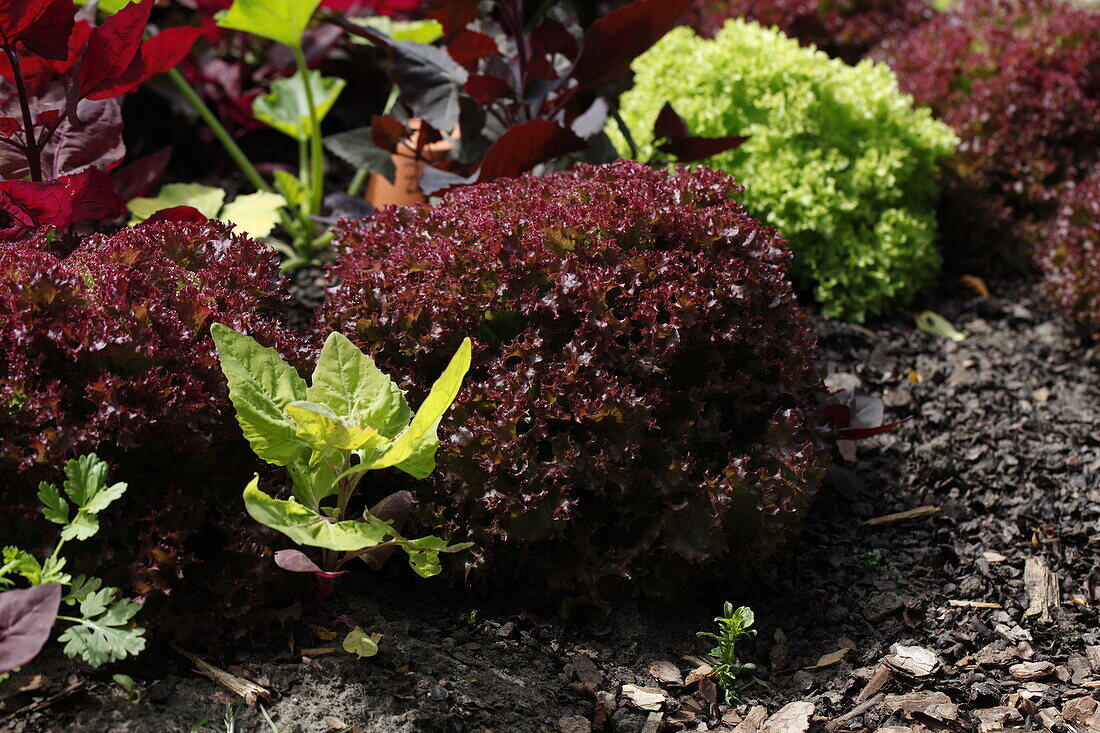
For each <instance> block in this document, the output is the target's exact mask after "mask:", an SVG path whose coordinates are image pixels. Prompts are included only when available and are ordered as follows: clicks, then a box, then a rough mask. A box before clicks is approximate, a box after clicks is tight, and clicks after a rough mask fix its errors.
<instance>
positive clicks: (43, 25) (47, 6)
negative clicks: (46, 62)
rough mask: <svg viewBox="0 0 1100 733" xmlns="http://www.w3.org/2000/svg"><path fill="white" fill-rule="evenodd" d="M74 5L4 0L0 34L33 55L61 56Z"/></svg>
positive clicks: (65, 0) (67, 0)
mask: <svg viewBox="0 0 1100 733" xmlns="http://www.w3.org/2000/svg"><path fill="white" fill-rule="evenodd" d="M75 15H76V6H75V5H73V3H72V2H70V0H7V2H5V3H3V5H0V33H2V34H3V38H4V40H5V42H6V43H8V44H11V45H12V46H14V45H15V44H17V43H21V44H22V45H23V47H24V48H26V49H27V50H28V51H30V52H31V53H32V54H34V55H36V56H41V57H43V58H47V59H55V60H60V59H64V58H65V55H66V54H67V53H68V49H69V45H68V41H69V35H70V34H71V33H72V30H73V18H74V16H75Z"/></svg>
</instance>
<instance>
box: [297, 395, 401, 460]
mask: <svg viewBox="0 0 1100 733" xmlns="http://www.w3.org/2000/svg"><path fill="white" fill-rule="evenodd" d="M286 411H287V414H288V415H290V417H291V419H293V420H294V422H296V423H298V428H299V431H298V435H299V436H301V437H302V438H304V439H305V440H306V442H308V443H309V444H310V445H311V446H312V447H313V448H314V450H318V449H320V450H322V451H324V450H329V449H334V450H341V451H357V450H362V449H364V448H365V449H368V450H370V449H373V448H376V447H378V446H380V445H382V444H383V443H386V442H388V441H387V439H386V436H384V435H382V434H381V433H379V432H378V431H377V430H375V429H374V428H369V427H365V426H362V425H345V424H344V423H343V422H342V421H341V420H340V418H339V417H337V416H336V415H335V414H334V413H333V412H332V410H330V409H328V407H326V406H324V405H318V404H315V403H313V402H291V403H290V404H289V405H287V406H286Z"/></svg>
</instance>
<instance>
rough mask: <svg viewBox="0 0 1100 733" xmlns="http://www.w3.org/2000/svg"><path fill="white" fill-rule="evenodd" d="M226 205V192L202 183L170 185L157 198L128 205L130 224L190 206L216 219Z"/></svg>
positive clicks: (139, 199)
mask: <svg viewBox="0 0 1100 733" xmlns="http://www.w3.org/2000/svg"><path fill="white" fill-rule="evenodd" d="M224 203H225V191H224V190H222V189H220V188H216V187H214V186H204V185H202V184H201V183H169V184H168V185H166V186H162V187H161V189H160V191H158V192H157V195H156V196H155V197H152V198H149V197H141V198H136V199H133V200H132V201H130V202H128V203H127V204H126V208H127V209H129V210H130V214H131V215H132V216H131V217H130V224H137V223H139V222H143V221H145V220H146V219H148V218H149V217H150V216H152V215H153V214H155V213H157V212H158V211H162V210H164V209H171V208H173V207H175V206H190V207H192V208H194V209H196V210H197V211H198V212H199V213H200V214H202V215H203V216H205V217H207V218H208V219H215V218H217V216H218V212H219V211H221V210H222V204H224Z"/></svg>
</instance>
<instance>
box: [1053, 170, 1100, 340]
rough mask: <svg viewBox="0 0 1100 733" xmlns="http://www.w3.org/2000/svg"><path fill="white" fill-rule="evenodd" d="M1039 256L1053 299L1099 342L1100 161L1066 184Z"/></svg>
mask: <svg viewBox="0 0 1100 733" xmlns="http://www.w3.org/2000/svg"><path fill="white" fill-rule="evenodd" d="M1038 260H1039V266H1040V267H1041V268H1042V270H1043V275H1044V277H1045V280H1046V289H1047V292H1049V293H1050V295H1051V297H1052V298H1053V299H1054V302H1055V303H1057V304H1058V305H1059V307H1061V308H1062V310H1064V311H1065V313H1066V315H1068V316H1069V317H1070V318H1072V319H1074V320H1075V321H1077V322H1078V323H1080V324H1081V325H1082V327H1083V328H1084V329H1085V332H1086V333H1087V334H1089V335H1090V336H1091V337H1092V339H1093V340H1094V341H1096V342H1100V167H1098V168H1097V169H1096V170H1094V171H1093V173H1092V175H1091V176H1089V177H1088V178H1086V179H1085V180H1084V181H1082V182H1080V183H1078V184H1070V185H1068V186H1067V187H1066V190H1065V191H1064V192H1063V194H1062V198H1061V202H1060V206H1059V209H1058V216H1057V217H1056V218H1055V219H1054V221H1053V222H1052V224H1051V225H1050V227H1049V229H1048V230H1047V232H1046V237H1045V238H1043V240H1042V244H1041V245H1039V247H1038Z"/></svg>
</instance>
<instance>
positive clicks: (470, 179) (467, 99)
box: [325, 0, 740, 194]
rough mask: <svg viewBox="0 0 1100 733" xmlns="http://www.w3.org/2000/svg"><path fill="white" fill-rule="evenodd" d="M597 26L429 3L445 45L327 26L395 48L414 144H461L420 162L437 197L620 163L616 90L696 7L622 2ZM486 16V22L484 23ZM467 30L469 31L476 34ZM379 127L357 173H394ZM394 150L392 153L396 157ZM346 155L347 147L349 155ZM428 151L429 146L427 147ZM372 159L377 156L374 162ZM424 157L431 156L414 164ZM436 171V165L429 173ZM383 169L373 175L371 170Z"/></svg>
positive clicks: (510, 9) (517, 8) (354, 134)
mask: <svg viewBox="0 0 1100 733" xmlns="http://www.w3.org/2000/svg"><path fill="white" fill-rule="evenodd" d="M612 5H618V7H612V8H611V9H607V8H604V10H605V11H606V12H603V13H602V14H600V15H599V17H598V18H596V19H595V20H594V21H593V22H592V23H591V24H590V25H589V26H588V27H587V28H582V27H581V25H580V23H579V20H578V18H577V17H573V16H571V15H570V14H568V13H558V12H555V13H550V12H549V11H550V10H551V9H554V10H561V9H562V8H561V7H560V5H558V4H555V3H544V4H541V5H537V4H528V5H525V4H524V3H523V2H520V1H518V0H500V2H496V3H492V4H491V5H484V4H482V5H480V6H479V4H478V3H477V2H476V0H430V1H429V3H428V6H427V7H428V15H429V16H430V17H432V18H434V19H436V20H438V21H439V22H440V23H441V24H442V26H443V29H444V39H443V42H442V47H440V46H436V45H429V44H422V43H413V42H409V41H392V40H391V39H389V38H388V37H386V36H384V35H383V34H381V33H379V32H378V31H376V30H374V29H371V28H363V27H361V26H358V25H356V24H354V23H352V22H351V21H349V20H347V19H346V18H343V17H340V16H336V15H330V16H328V17H326V18H325V19H326V20H327V21H328V22H329V23H332V24H334V25H338V26H340V27H341V28H343V29H345V30H347V31H348V32H349V33H351V34H354V35H359V36H363V37H365V38H367V39H369V40H370V41H371V42H372V43H374V44H375V45H378V46H379V47H382V48H385V49H386V51H387V52H388V53H389V55H390V59H391V62H392V63H391V64H390V68H389V71H388V73H389V76H390V79H391V81H393V83H394V85H395V86H396V87H397V89H398V91H399V95H398V101H399V102H400V103H401V104H402V105H403V106H404V108H405V112H406V113H407V117H409V118H413V119H415V120H417V122H416V127H415V130H414V128H412V127H410V128H409V129H408V130H405V129H404V125H403V124H402V123H400V122H397V120H395V119H393V118H385V119H389V120H390V122H391V123H394V124H397V125H398V126H399V127H400V129H401V130H402V131H403V134H401V135H400V137H398V138H397V139H404V138H406V137H409V136H411V135H412V134H414V132H415V131H417V130H418V131H419V132H420V134H423V133H424V131H425V130H429V129H431V130H434V131H435V135H437V136H438V135H439V134H440V132H439V131H442V132H446V133H451V132H452V131H454V130H455V129H456V128H458V129H460V130H461V135H460V136H458V137H456V139H455V140H454V141H453V143H454V144H453V146H452V147H451V150H450V153H449V157H448V158H447V159H446V160H443V161H439V160H433V161H428V160H423V159H422V160H421V162H422V163H424V164H425V165H424V172H423V175H422V177H421V179H420V189H421V191H422V192H424V193H425V194H437V193H439V192H441V191H444V190H446V189H448V188H452V187H455V186H461V185H468V184H470V183H474V182H483V183H484V182H487V181H492V180H495V179H496V178H507V177H511V176H516V175H519V174H521V173H524V172H526V171H529V170H533V169H535V168H536V167H537V166H540V165H544V164H547V165H551V166H555V169H557V168H561V167H564V165H563V164H562V161H563V159H565V158H566V156H574V157H576V158H577V159H579V160H583V161H585V162H589V163H592V162H604V161H607V160H610V156H611V155H613V149H612V146H611V143H610V141H609V140H608V139H607V137H606V135H605V134H604V127H605V124H606V122H607V119H608V112H609V111H610V109H611V106H612V105H611V103H610V102H609V101H608V100H609V99H611V98H613V97H614V95H615V93H616V87H617V86H619V85H621V84H622V82H623V80H624V79H625V78H626V77H627V76H629V71H630V64H631V62H632V61H633V60H634V59H635V58H637V57H638V56H639V55H640V54H642V53H644V52H645V51H646V50H648V49H649V48H650V47H651V46H652V45H653V44H654V43H656V42H657V41H658V40H660V39H661V37H662V36H664V35H665V33H667V32H668V31H669V30H671V29H672V28H673V27H674V26H675V25H676V24H677V22H678V21H679V19H680V18H681V16H682V15H683V14H684V12H685V10H687V8H688V7H689V5H690V0H633V2H629V3H612ZM479 11H486V13H487V14H486V15H483V16H479ZM468 26H469V27H468ZM378 119H379V118H377V117H376V118H375V121H374V123H373V125H372V128H371V129H367V128H360V129H359V130H355V131H350V132H348V133H346V135H347V136H350V137H348V138H346V139H348V140H349V141H352V140H353V141H354V144H355V146H356V148H357V149H358V150H360V151H362V152H363V153H364V154H362V155H361V156H352V157H349V156H348V155H347V154H345V155H343V156H342V157H344V158H345V159H346V160H348V162H351V163H353V164H354V165H356V166H357V167H367V168H369V169H372V170H375V172H384V171H383V169H382V167H381V166H378V165H377V163H374V162H372V161H379V160H380V161H381V162H382V166H389V167H391V168H392V160H391V158H390V157H389V156H378V155H377V152H379V151H372V150H371V147H372V145H373V146H374V147H382V148H383V150H386V149H387V148H386V147H385V146H381V145H380V144H379V143H378V134H377V128H378ZM739 143H740V139H739V138H737V139H735V138H721V139H717V140H712V139H706V138H701V137H690V136H686V133H685V136H684V137H683V138H677V139H675V140H672V139H670V140H669V141H668V144H667V145H666V146H665V147H664V148H662V151H663V152H665V153H666V154H668V155H670V156H672V157H673V158H675V159H676V160H678V161H679V160H682V161H690V160H699V159H701V158H703V157H707V156H709V155H714V154H715V153H717V152H721V151H723V150H728V149H730V148H731V147H736V145H738V144H739ZM390 149H391V150H392V148H390ZM345 150H346V148H345ZM418 150H419V148H418ZM367 151H370V152H372V153H375V155H373V156H369V155H366V154H365V153H366V152H367ZM405 157H418V158H421V157H422V156H419V155H417V156H407V155H406V156H405ZM429 163H430V164H431V165H428V164H429ZM372 166H373V167H372Z"/></svg>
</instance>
